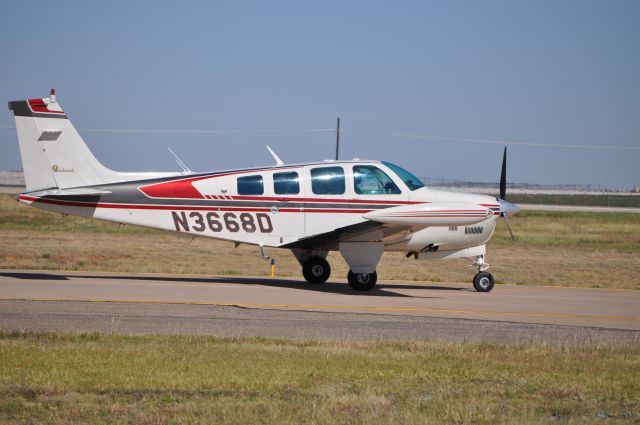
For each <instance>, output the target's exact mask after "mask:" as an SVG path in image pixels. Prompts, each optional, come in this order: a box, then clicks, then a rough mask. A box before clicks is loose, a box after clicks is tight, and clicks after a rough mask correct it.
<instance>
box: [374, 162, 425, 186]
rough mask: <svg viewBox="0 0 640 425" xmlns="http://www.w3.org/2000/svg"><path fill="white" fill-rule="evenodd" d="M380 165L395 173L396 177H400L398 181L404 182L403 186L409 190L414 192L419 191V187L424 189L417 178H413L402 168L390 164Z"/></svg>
mask: <svg viewBox="0 0 640 425" xmlns="http://www.w3.org/2000/svg"><path fill="white" fill-rule="evenodd" d="M382 163H383V164H384V165H386V166H387V167H389V168H390V169H391V171H393V172H394V173H396V175H397V176H398V177H400V179H401V180H402V181H403V182H404V184H406V185H407V187H408V188H409V189H411V190H416V189H420V188H421V187H424V183H422V181H421V180H420V179H419V178H417V177H416V176H414V175H413V174H411V173H410V172H408V171H407V170H405V169H404V168H402V167H398V166H397V165H395V164H392V163H390V162H385V161H382Z"/></svg>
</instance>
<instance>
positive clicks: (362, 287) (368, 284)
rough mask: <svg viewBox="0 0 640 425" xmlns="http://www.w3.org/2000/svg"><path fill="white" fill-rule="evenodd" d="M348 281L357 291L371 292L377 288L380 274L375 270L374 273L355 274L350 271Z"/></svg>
mask: <svg viewBox="0 0 640 425" xmlns="http://www.w3.org/2000/svg"><path fill="white" fill-rule="evenodd" d="M347 280H348V281H349V286H351V287H352V288H353V289H355V290H356V291H370V290H372V289H373V287H374V286H376V282H377V281H378V273H377V272H376V271H375V270H374V271H373V273H354V272H352V271H351V270H349V274H348V275H347Z"/></svg>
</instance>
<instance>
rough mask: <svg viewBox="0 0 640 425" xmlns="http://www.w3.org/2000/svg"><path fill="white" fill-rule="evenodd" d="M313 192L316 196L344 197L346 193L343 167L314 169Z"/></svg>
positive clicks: (312, 175) (312, 174)
mask: <svg viewBox="0 0 640 425" xmlns="http://www.w3.org/2000/svg"><path fill="white" fill-rule="evenodd" d="M311 190H312V191H313V193H315V194H316V195H342V194H343V193H344V192H345V184H344V170H343V169H342V167H322V168H312V169H311Z"/></svg>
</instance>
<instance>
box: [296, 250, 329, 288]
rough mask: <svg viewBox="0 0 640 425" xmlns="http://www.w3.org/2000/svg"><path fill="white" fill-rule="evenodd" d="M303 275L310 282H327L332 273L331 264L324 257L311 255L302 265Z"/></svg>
mask: <svg viewBox="0 0 640 425" xmlns="http://www.w3.org/2000/svg"><path fill="white" fill-rule="evenodd" d="M302 275H303V276H304V278H305V280H306V281H307V282H309V283H316V284H320V283H325V282H326V281H327V279H329V276H330V275H331V266H330V265H329V263H328V262H327V260H325V259H324V258H322V257H311V258H309V259H308V260H307V261H305V263H304V265H303V266H302Z"/></svg>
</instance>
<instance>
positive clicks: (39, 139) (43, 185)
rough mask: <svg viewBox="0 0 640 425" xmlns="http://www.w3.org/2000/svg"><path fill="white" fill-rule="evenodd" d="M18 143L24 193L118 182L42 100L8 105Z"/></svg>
mask: <svg viewBox="0 0 640 425" xmlns="http://www.w3.org/2000/svg"><path fill="white" fill-rule="evenodd" d="M9 109H10V110H12V111H13V114H14V115H15V120H16V129H17V131H18V142H19V143H20V155H21V157H22V167H23V170H24V177H25V181H26V184H27V190H28V191H33V190H40V189H49V188H56V187H57V188H60V189H65V188H71V187H78V186H89V185H94V184H100V183H107V182H113V181H116V180H121V178H119V173H117V172H115V171H112V170H109V169H108V168H106V167H104V166H103V165H102V164H100V162H99V161H98V160H97V159H96V158H95V157H94V156H93V154H92V153H91V151H90V150H89V148H88V147H87V145H86V144H85V143H84V141H83V140H82V138H81V137H80V134H78V132H77V130H76V129H75V127H74V126H73V124H71V121H69V119H68V118H67V116H66V115H65V113H64V111H63V110H62V108H61V107H60V105H59V104H58V103H57V101H56V98H55V91H54V90H53V89H52V90H51V96H50V97H48V98H42V99H28V100H16V101H13V102H9Z"/></svg>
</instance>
